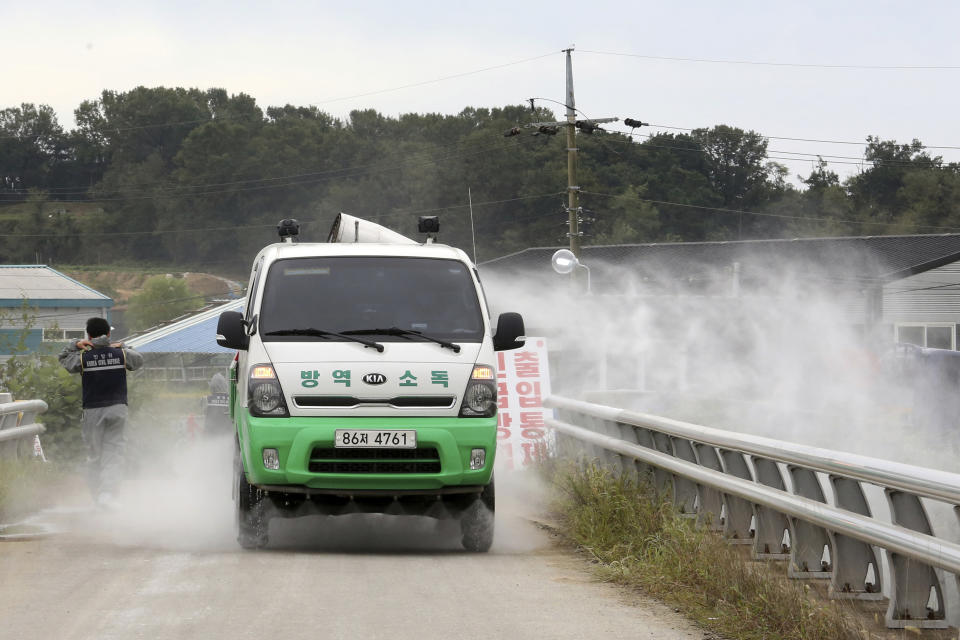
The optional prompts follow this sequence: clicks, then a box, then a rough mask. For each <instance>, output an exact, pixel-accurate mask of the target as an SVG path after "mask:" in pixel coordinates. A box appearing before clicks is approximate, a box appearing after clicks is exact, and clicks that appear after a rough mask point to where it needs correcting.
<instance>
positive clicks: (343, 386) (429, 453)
mask: <svg viewBox="0 0 960 640" xmlns="http://www.w3.org/2000/svg"><path fill="white" fill-rule="evenodd" d="M437 226H438V225H437V222H436V219H435V218H426V219H421V231H427V232H431V231H436V227H437ZM298 229H299V226H298V225H297V224H296V221H293V220H285V221H283V222H281V224H280V226H279V227H278V230H279V232H280V235H281V241H280V242H278V243H275V244H271V245H269V246H266V247H264V248H263V249H262V250H261V251H260V253H259V254H258V255H257V257H256V259H255V260H254V262H253V269H252V272H251V274H250V284H249V288H248V293H247V298H246V305H245V308H244V311H243V312H242V313H240V312H225V313H223V314H222V315H221V317H220V320H219V324H218V327H217V334H218V335H217V342H218V343H219V344H221V345H223V346H225V347H228V348H232V349H236V350H237V351H238V356H237V359H236V361H235V366H234V368H233V369H232V370H231V371H232V374H231V385H230V409H231V416H232V420H233V423H234V426H235V428H236V461H235V465H234V466H235V472H234V475H235V478H234V499H235V503H236V518H237V533H238V536H237V538H238V541H239V543H240V544H241V545H242V546H243V547H245V548H257V547H262V546H264V545H266V544H267V532H268V522H269V520H270V519H271V518H273V517H277V516H280V517H294V516H301V515H314V514H331V515H339V514H351V513H370V512H372V513H388V514H398V515H400V514H409V515H425V516H431V517H435V518H456V519H458V520H459V522H460V533H461V541H462V544H463V546H464V548H465V549H467V550H470V551H486V550H488V549H489V548H490V545H491V543H492V541H493V531H494V508H495V504H494V479H493V464H494V458H495V454H496V434H497V415H496V413H497V385H496V379H497V371H496V358H495V351H498V350H505V349H513V348H517V347H521V346H523V334H524V327H523V319H522V318H521V317H520V315H519V314H516V313H504V314H502V315H500V316H499V318H498V322H497V324H496V326H494V325H493V324H492V323H491V319H490V317H489V312H488V307H487V301H486V299H485V297H484V292H483V289H482V287H481V285H480V279H479V276H478V273H477V269H476V267H475V266H474V265H473V263H472V262H471V261H470V259H469V258H468V257H467V255H466V254H465V253H464V252H463V251H461V250H459V249H456V248H453V247H449V246H445V245H441V244H437V243H435V242H433V241H432V237H428V239H427V242H425V243H419V242H416V241H414V240H411V239H409V238H406V237H404V236H401V235H399V234H396V233H394V232H392V231H390V230H388V229H385V228H383V227H380V226H379V225H375V224H372V223H370V222H367V221H363V220H360V219H357V218H353V217H351V216H347V215H345V214H341V215H340V216H338V218H337V221H336V222H335V224H334V227H333V230H332V231H331V233H330V237H329V239H328V240H329V241H328V242H325V243H304V242H297V238H298Z"/></svg>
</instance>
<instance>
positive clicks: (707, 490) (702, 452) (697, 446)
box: [693, 442, 960, 531]
mask: <svg viewBox="0 0 960 640" xmlns="http://www.w3.org/2000/svg"><path fill="white" fill-rule="evenodd" d="M693 451H694V453H695V454H696V455H697V463H698V464H699V465H700V466H701V467H706V468H707V469H711V470H713V471H720V472H723V465H721V464H720V456H718V455H717V450H716V449H715V448H714V447H712V446H710V445H708V444H701V443H699V442H694V443H693ZM697 502H698V504H699V505H700V508H699V509H698V510H697V521H698V522H699V523H700V524H701V525H703V526H705V527H710V528H711V529H713V530H714V531H722V530H723V520H721V519H720V513H721V511H722V509H723V496H722V495H721V493H720V492H719V491H717V490H716V489H714V488H713V487H708V486H706V485H703V484H698V485H697ZM957 516H958V517H960V513H958V514H957ZM748 524H749V521H748Z"/></svg>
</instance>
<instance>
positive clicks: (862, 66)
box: [577, 49, 960, 71]
mask: <svg viewBox="0 0 960 640" xmlns="http://www.w3.org/2000/svg"><path fill="white" fill-rule="evenodd" d="M577 51H578V52H580V53H592V54H595V55H601V56H619V57H626V58H642V59H644V60H662V61H666V62H699V63H707V64H735V65H750V66H762V67H795V68H801V69H856V70H870V71H933V70H936V71H955V70H957V69H960V65H871V64H818V63H802V62H771V61H763V60H723V59H715V58H680V57H673V56H651V55H644V54H640V53H621V52H617V51H593V50H590V49H577Z"/></svg>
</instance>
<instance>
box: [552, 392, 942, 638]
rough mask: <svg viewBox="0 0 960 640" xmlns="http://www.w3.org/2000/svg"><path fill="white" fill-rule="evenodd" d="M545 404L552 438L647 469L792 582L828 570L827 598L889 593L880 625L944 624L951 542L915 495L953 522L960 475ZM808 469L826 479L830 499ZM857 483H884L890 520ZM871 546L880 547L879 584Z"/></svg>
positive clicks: (584, 405) (574, 404)
mask: <svg viewBox="0 0 960 640" xmlns="http://www.w3.org/2000/svg"><path fill="white" fill-rule="evenodd" d="M544 405H545V406H547V407H551V408H554V409H556V417H555V418H548V419H547V420H546V423H547V424H548V425H549V426H551V427H553V428H554V429H556V431H557V432H558V434H561V435H562V436H565V437H569V438H573V439H575V440H577V441H579V442H580V443H581V444H582V445H584V446H585V447H586V448H587V450H588V451H590V450H591V449H593V453H595V454H598V455H599V457H601V458H602V459H604V460H605V461H607V462H609V463H611V464H614V465H615V466H618V467H619V468H621V469H631V468H636V469H637V470H638V471H641V472H644V473H649V474H650V476H651V477H652V478H653V480H654V482H655V483H656V485H657V486H658V487H661V488H662V487H665V486H666V487H668V488H669V489H671V490H672V493H673V499H674V501H675V503H676V504H677V506H678V508H679V509H680V510H681V511H683V512H685V513H690V514H694V515H695V516H696V517H697V518H698V519H699V520H700V521H701V522H703V523H705V524H707V525H708V526H712V527H714V528H716V529H718V530H720V531H722V532H723V534H724V535H725V536H727V537H728V538H729V539H730V540H731V541H733V542H738V543H745V544H752V545H753V553H754V556H755V557H757V558H762V559H781V560H787V561H788V562H789V564H788V575H789V576H790V577H791V578H797V579H811V578H820V579H826V578H829V579H830V581H831V583H830V589H829V593H830V595H831V597H836V598H857V599H870V600H876V599H880V598H882V597H883V595H882V593H883V592H884V591H886V592H888V593H889V598H890V600H889V605H888V607H887V615H886V622H887V626H888V627H890V628H903V627H906V626H913V627H925V628H945V627H947V621H946V603H945V600H944V594H943V585H942V584H941V582H940V577H939V576H938V575H937V572H936V571H935V568H936V569H941V570H943V571H947V572H949V573H952V574H953V575H954V577H955V579H956V581H957V585H958V588H960V544H956V543H955V542H953V541H949V540H945V539H942V538H938V537H936V536H934V534H933V530H932V527H931V525H930V519H929V517H928V515H927V512H926V509H925V508H924V506H923V503H922V502H921V501H920V498H921V497H922V498H926V499H932V500H937V501H941V502H945V503H947V504H949V505H951V506H952V507H953V509H954V513H955V514H956V515H957V517H958V519H960V506H958V505H960V474H955V473H949V472H945V471H937V470H932V469H926V468H923V467H917V466H912V465H907V464H902V463H897V462H892V461H888V460H881V459H877V458H869V457H866V456H860V455H856V454H851V453H843V452H837V451H831V450H827V449H820V448H816V447H809V446H805V445H800V444H793V443H787V442H782V441H779V440H774V439H771V438H763V437H759V436H752V435H748V434H741V433H735V432H730V431H724V430H720V429H714V428H711V427H705V426H701V425H696V424H691V423H686V422H681V421H677V420H671V419H669V418H663V417H659V416H652V415H647V414H642V413H635V412H630V411H626V410H622V409H617V408H614V407H607V406H603V405H598V404H593V403H588V402H582V401H579V400H572V399H569V398H562V397H559V396H550V397H548V398H546V399H545V401H544ZM748 461H749V462H748ZM751 463H752V464H751ZM781 464H782V465H784V466H785V468H786V471H787V473H786V477H788V478H789V480H790V486H791V490H789V491H788V490H787V482H786V479H785V475H784V473H783V472H782V471H781V466H780V465H781ZM818 473H821V474H825V475H826V476H827V478H828V480H829V485H830V486H831V487H832V490H833V497H834V504H833V505H832V506H831V505H829V504H827V500H826V496H825V492H824V490H823V487H822V485H821V482H820V479H819V478H818V476H817V474H818ZM862 482H866V483H869V484H872V485H877V486H879V487H881V488H883V490H884V494H885V496H886V499H887V504H888V505H889V507H890V513H891V519H892V522H884V521H881V520H879V519H877V518H875V517H873V516H872V514H871V510H870V505H869V503H868V501H867V499H866V496H865V494H864V492H863V486H862V485H861V483H862ZM784 540H789V544H784V543H783V541H784ZM873 545H875V546H876V547H879V549H880V550H882V552H883V553H884V554H885V555H886V560H887V566H888V569H889V574H890V582H891V586H890V587H889V588H887V589H884V588H883V584H882V582H883V581H882V579H881V578H882V566H881V564H880V562H879V561H878V560H879V556H878V554H877V549H875V548H874V546H873ZM825 550H826V551H825ZM827 554H828V556H827ZM825 557H829V560H824V558H825ZM871 574H872V575H873V578H872V580H871V579H870V578H869V576H870V575H871ZM931 596H935V600H934V599H933V598H932V597H931ZM931 603H932V604H933V606H929V605H930V604H931Z"/></svg>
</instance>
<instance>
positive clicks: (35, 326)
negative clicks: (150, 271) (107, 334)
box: [0, 264, 113, 357]
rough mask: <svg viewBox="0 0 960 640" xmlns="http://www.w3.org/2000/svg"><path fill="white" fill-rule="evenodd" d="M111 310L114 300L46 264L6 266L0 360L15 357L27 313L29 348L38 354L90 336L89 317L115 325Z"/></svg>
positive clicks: (2, 270)
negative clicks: (45, 348) (95, 317)
mask: <svg viewBox="0 0 960 640" xmlns="http://www.w3.org/2000/svg"><path fill="white" fill-rule="evenodd" d="M111 307H113V300H112V299H111V298H110V297H109V296H106V295H104V294H102V293H100V292H99V291H95V290H94V289H91V288H90V287H88V286H86V285H85V284H82V283H80V282H77V281H76V280H74V279H73V278H70V277H68V276H66V275H64V274H62V273H60V272H59V271H57V270H56V269H53V268H51V267H48V266H46V265H36V264H31V265H3V266H0V315H2V322H0V357H3V356H6V355H10V354H11V353H12V352H13V351H14V350H15V348H16V346H17V343H18V342H19V341H20V338H21V336H23V330H24V328H25V323H24V320H23V312H22V311H21V309H24V308H25V309H26V310H27V315H28V320H27V323H26V324H29V325H30V326H29V330H28V331H27V333H26V335H25V336H24V337H25V341H24V343H25V346H26V348H27V349H28V351H31V352H32V351H37V350H40V349H41V348H42V347H44V346H46V347H49V348H50V350H56V349H59V347H60V345H61V344H62V343H63V342H64V341H66V340H71V339H80V338H82V337H84V335H85V327H86V322H87V318H89V317H91V316H100V317H103V318H106V319H107V320H110V308H111ZM45 343H46V344H45Z"/></svg>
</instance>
